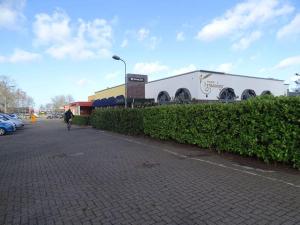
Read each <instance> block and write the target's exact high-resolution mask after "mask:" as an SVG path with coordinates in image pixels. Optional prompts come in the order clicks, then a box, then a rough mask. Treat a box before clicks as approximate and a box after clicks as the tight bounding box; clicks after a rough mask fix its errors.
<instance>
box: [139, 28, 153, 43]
mask: <svg viewBox="0 0 300 225" xmlns="http://www.w3.org/2000/svg"><path fill="white" fill-rule="evenodd" d="M149 34H150V31H149V30H148V29H146V28H141V29H139V30H138V31H137V39H138V40H139V41H143V40H145V39H146V38H147V37H148V36H149Z"/></svg>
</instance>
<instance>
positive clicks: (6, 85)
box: [0, 75, 34, 112]
mask: <svg viewBox="0 0 300 225" xmlns="http://www.w3.org/2000/svg"><path fill="white" fill-rule="evenodd" d="M33 106H34V100H33V98H31V97H30V96H28V95H27V94H26V92H24V91H22V90H21V89H19V88H16V84H15V82H14V81H13V80H11V79H9V78H8V77H7V76H3V75H2V76H0V111H4V112H7V111H8V109H10V111H15V110H16V109H17V108H20V107H33ZM17 111H18V110H17Z"/></svg>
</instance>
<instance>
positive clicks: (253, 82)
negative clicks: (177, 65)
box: [145, 71, 286, 101]
mask: <svg viewBox="0 0 300 225" xmlns="http://www.w3.org/2000/svg"><path fill="white" fill-rule="evenodd" d="M227 87H228V88H233V89H234V92H235V94H236V96H238V97H239V98H238V100H240V99H241V96H242V93H243V91H244V90H245V89H252V90H254V91H255V93H256V95H257V96H258V95H261V93H262V92H263V91H266V90H268V91H271V93H272V94H273V95H275V96H280V95H285V94H286V86H285V85H284V82H283V81H280V80H273V79H263V78H255V77H247V76H237V75H230V74H219V73H213V72H211V73H210V72H202V71H195V72H191V73H188V74H184V75H179V76H175V77H170V78H167V79H162V80H158V81H154V82H149V83H147V84H146V87H145V95H146V98H154V99H155V101H157V96H158V94H159V93H160V92H161V91H167V92H168V93H169V95H170V97H171V98H174V97H175V93H176V91H177V90H178V89H179V88H187V89H188V90H189V91H190V93H191V96H192V98H196V99H201V100H217V99H218V97H219V94H220V91H221V90H222V89H223V88H227Z"/></svg>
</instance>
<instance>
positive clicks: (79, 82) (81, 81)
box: [76, 78, 90, 87]
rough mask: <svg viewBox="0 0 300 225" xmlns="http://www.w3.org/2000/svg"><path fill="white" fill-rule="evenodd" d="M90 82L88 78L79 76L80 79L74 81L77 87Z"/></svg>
mask: <svg viewBox="0 0 300 225" xmlns="http://www.w3.org/2000/svg"><path fill="white" fill-rule="evenodd" d="M89 83H90V81H89V80H88V79H86V78H81V79H80V80H78V81H77V82H76V84H77V85H78V86H79V87H84V86H86V85H87V84H89Z"/></svg>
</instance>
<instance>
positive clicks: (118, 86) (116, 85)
mask: <svg viewBox="0 0 300 225" xmlns="http://www.w3.org/2000/svg"><path fill="white" fill-rule="evenodd" d="M120 86H124V84H119V85H116V86H113V87H108V88H105V89H102V90H100V91H95V94H97V93H99V92H102V91H106V90H109V89H113V88H116V87H120Z"/></svg>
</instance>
